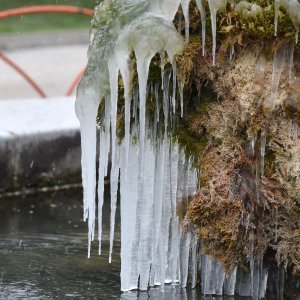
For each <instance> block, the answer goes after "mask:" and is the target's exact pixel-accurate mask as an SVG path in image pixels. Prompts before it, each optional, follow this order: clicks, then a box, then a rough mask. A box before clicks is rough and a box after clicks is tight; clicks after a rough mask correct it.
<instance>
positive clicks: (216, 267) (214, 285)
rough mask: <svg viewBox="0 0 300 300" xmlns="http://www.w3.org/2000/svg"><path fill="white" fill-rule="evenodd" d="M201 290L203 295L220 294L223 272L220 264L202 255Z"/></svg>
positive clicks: (221, 292)
mask: <svg viewBox="0 0 300 300" xmlns="http://www.w3.org/2000/svg"><path fill="white" fill-rule="evenodd" d="M201 267H202V269H201V290H202V293H203V294H204V295H222V294H223V283H224V279H225V273H224V270H223V268H222V266H221V264H220V263H219V262H217V261H215V260H212V259H211V258H209V257H208V256H207V255H202V261H201Z"/></svg>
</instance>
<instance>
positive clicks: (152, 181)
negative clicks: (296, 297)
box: [75, 0, 299, 297]
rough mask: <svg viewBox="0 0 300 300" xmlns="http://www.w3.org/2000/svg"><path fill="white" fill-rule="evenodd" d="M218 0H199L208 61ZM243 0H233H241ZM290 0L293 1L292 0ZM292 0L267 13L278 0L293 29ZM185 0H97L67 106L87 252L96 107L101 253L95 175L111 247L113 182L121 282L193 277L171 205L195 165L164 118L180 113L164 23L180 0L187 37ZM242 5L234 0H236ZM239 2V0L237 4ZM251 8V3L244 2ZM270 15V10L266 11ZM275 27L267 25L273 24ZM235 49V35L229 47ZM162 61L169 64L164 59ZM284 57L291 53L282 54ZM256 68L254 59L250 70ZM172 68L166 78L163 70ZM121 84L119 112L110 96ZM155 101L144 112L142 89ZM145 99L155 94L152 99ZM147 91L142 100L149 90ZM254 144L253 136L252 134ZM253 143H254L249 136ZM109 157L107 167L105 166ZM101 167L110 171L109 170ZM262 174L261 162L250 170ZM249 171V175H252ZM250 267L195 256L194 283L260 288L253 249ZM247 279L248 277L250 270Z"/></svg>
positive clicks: (244, 290)
mask: <svg viewBox="0 0 300 300" xmlns="http://www.w3.org/2000/svg"><path fill="white" fill-rule="evenodd" d="M227 2H228V1H227V0H208V5H209V10H210V14H211V27H212V36H213V50H212V56H213V65H214V64H215V62H216V47H217V41H216V39H217V37H216V31H217V28H216V26H217V23H216V18H217V12H218V11H219V10H221V9H224V8H225V7H226V4H227ZM242 2H243V3H244V2H247V1H241V2H240V3H242ZM296 2H297V1H296ZM296 2H295V1H294V0H293V1H290V2H289V3H288V2H287V1H276V14H275V15H277V11H278V9H279V7H280V5H281V6H283V7H284V8H285V9H286V10H287V11H288V13H289V15H290V16H291V18H292V20H293V23H294V25H295V27H296V29H297V26H298V28H299V25H297V24H298V23H297V22H298V21H297V18H296V17H297V16H295V15H294V12H293V8H296V9H297V5H299V3H298V2H297V3H298V4H297V3H296ZM189 3H190V1H189V0H163V1H161V0H153V1H146V0H144V1H138V0H115V1H103V2H102V3H101V4H99V6H97V8H96V9H95V16H94V19H93V28H94V29H93V30H92V33H91V45H90V49H89V63H88V67H87V70H86V72H85V75H84V77H83V79H82V80H81V82H80V85H79V88H78V93H77V100H76V105H75V106H76V114H77V116H78V119H79V121H80V127H81V138H82V180H83V188H84V200H83V202H84V220H88V227H89V233H88V241H89V250H88V256H90V249H91V243H92V241H93V239H94V232H95V219H96V147H97V133H96V118H97V113H98V109H99V105H100V104H101V106H100V108H101V109H102V104H103V103H102V102H104V101H105V105H103V107H105V109H104V112H103V111H102V114H100V115H101V116H100V118H101V120H100V122H99V124H100V128H99V132H100V134H99V140H100V141H99V142H100V155H99V169H98V174H99V175H98V176H99V178H98V193H97V194H98V240H99V254H101V238H102V237H101V236H102V206H103V194H104V177H105V176H107V175H110V180H111V216H110V217H111V226H110V255H109V260H110V261H111V256H112V251H113V239H114V227H115V212H116V203H117V193H118V189H119V191H120V207H121V289H122V290H123V291H128V290H132V289H137V288H139V289H140V290H147V288H148V287H149V286H154V285H157V284H158V285H161V287H162V289H163V288H164V285H165V283H171V284H181V286H183V287H185V286H186V285H187V283H188V281H189V280H190V281H191V283H192V286H193V287H194V286H195V285H196V283H197V280H198V278H197V273H198V268H199V266H198V263H197V261H199V260H200V258H199V257H200V254H199V253H198V252H199V251H198V250H199V248H198V246H199V245H198V240H197V237H196V236H194V234H192V233H191V232H189V231H188V232H184V231H183V229H182V228H181V220H180V219H179V217H178V215H177V208H178V206H179V204H180V205H185V206H187V205H188V201H189V198H190V197H192V196H194V195H195V193H196V191H197V189H198V170H196V169H195V168H194V167H193V158H192V157H186V155H185V152H184V149H180V148H179V145H178V142H177V141H176V140H174V139H173V138H172V136H171V133H172V125H173V124H176V118H178V117H179V116H177V115H176V113H177V111H178V107H179V105H177V103H178V100H179V101H180V116H181V117H183V113H184V96H183V88H184V82H183V81H181V80H179V79H177V70H176V61H175V55H177V54H179V53H181V52H182V51H183V47H184V39H183V38H182V36H181V35H180V34H179V33H178V32H177V30H176V28H175V27H174V25H173V19H174V16H175V14H176V12H177V9H178V7H179V5H181V6H182V9H183V14H184V18H185V24H186V28H185V36H186V41H188V39H189ZM196 4H197V7H198V9H199V11H200V14H201V24H202V28H201V30H202V54H203V55H204V54H205V30H206V28H205V22H206V15H205V7H204V4H205V2H204V1H202V0H197V1H196ZM241 5H242V4H241ZM241 5H240V6H241ZM250 13H252V14H257V13H259V9H258V8H257V7H256V6H254V5H252V6H251V9H250ZM275 24H277V19H276V16H275ZM275 27H276V26H275ZM133 53H134V57H135V59H136V66H137V82H138V86H134V84H135V83H134V82H133V80H132V77H133V72H132V70H131V68H132V66H131V65H132V64H131V59H132V57H133ZM156 54H160V57H161V83H159V82H156V83H151V84H149V82H148V73H149V66H150V64H151V60H152V59H153V57H154V56H155V55H156ZM289 54H290V57H292V51H290V52H289ZM233 55H234V45H232V48H231V50H230V57H231V58H232V57H233ZM285 57H286V51H284V50H282V49H279V50H278V51H277V52H276V54H275V57H274V62H273V77H272V85H271V96H270V98H269V99H268V101H266V103H265V107H267V108H269V110H270V111H272V110H273V109H274V107H275V104H276V95H277V90H278V87H279V81H280V76H281V72H282V70H283V66H284V62H285ZM167 62H169V63H170V64H171V66H172V70H170V68H165V65H166V63H167ZM291 64H292V63H291ZM263 73H264V62H263V61H259V62H258V67H257V74H258V76H262V75H263ZM171 78H172V79H171ZM120 87H123V91H124V105H123V106H122V109H123V108H124V112H123V111H121V108H120V103H119V102H118V101H119V98H120V93H121V89H120ZM148 96H149V97H150V98H151V99H152V101H154V107H155V112H154V114H153V116H154V117H153V119H154V121H153V120H152V119H151V117H150V116H148V114H147V104H148V102H147V101H148V98H147V97H148ZM153 99H154V100H153ZM149 101H150V100H149ZM122 113H123V114H124V136H122V134H119V132H118V126H117V124H118V122H119V121H120V120H119V115H121V114H122ZM266 134H267V132H265V131H263V132H262V134H261V148H260V150H261V166H260V169H261V170H263V158H264V154H265V144H266ZM253 143H254V144H255V140H253ZM253 143H252V150H251V152H252V153H253V151H254V144H253ZM110 162H111V168H110V169H109V166H110ZM109 170H110V174H108V173H109ZM261 175H262V171H261V172H260V173H259V176H261ZM259 176H258V179H259ZM250 263H251V274H250V275H249V274H247V275H245V274H243V273H241V272H239V270H237V269H235V270H234V271H233V273H232V274H230V275H229V276H225V272H224V270H223V267H222V266H221V264H220V263H219V262H217V261H214V260H213V259H211V258H210V257H208V256H205V255H203V256H201V274H202V276H201V282H202V283H201V284H202V291H203V293H204V294H210V295H211V294H215V295H222V294H223V292H224V293H225V294H227V295H233V294H234V293H235V292H237V293H239V294H241V295H242V296H243V295H246V296H250V295H252V296H254V297H263V296H264V293H265V285H266V278H267V270H266V269H265V268H264V267H263V266H262V265H261V264H259V263H258V262H257V261H256V260H255V258H254V257H251V258H250ZM254 279H256V281H255V280H254Z"/></svg>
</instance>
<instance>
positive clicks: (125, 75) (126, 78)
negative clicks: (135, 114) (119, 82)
mask: <svg viewBox="0 0 300 300" xmlns="http://www.w3.org/2000/svg"><path fill="white" fill-rule="evenodd" d="M120 72H121V75H122V79H123V83H124V98H125V137H124V147H125V160H126V165H127V161H128V151H129V142H130V104H131V95H130V90H131V82H130V80H131V74H130V70H129V66H128V59H126V60H125V63H124V64H123V65H122V66H121V69H120Z"/></svg>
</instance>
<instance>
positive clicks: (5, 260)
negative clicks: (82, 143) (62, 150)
mask: <svg viewBox="0 0 300 300" xmlns="http://www.w3.org/2000/svg"><path fill="white" fill-rule="evenodd" d="M109 214H110V209H109V203H108V202H106V203H105V205H104V213H103V218H104V228H103V230H104V236H103V243H102V245H103V251H102V252H103V254H102V256H98V255H97V243H96V242H95V243H94V244H93V250H92V255H91V258H90V259H88V258H87V226H86V224H85V223H84V222H83V221H82V219H81V218H82V192H81V190H80V189H78V190H71V191H60V192H55V193H44V194H39V195H33V196H27V197H20V196H19V197H15V198H13V197H9V198H0V299H123V300H131V299H141V300H143V299H145V300H146V299H157V300H160V299H162V300H163V299H166V300H169V299H207V300H208V299H211V300H213V299H218V300H222V299H224V300H225V299H226V300H227V299H228V300H229V299H231V300H233V299H246V298H237V297H235V298H233V297H223V298H222V297H205V298H204V297H203V296H201V293H200V291H199V290H198V289H195V290H191V289H181V288H179V287H171V286H166V288H165V291H164V292H162V291H161V290H160V288H155V289H151V290H149V291H148V292H140V293H138V292H130V293H121V292H120V277H119V273H120V258H119V254H118V253H119V250H120V235H119V228H118V224H119V216H118V215H117V222H116V223H117V234H116V241H115V248H114V255H113V259H112V263H111V264H109V263H108V249H109V242H108V240H109V235H108V232H109V230H108V229H109V228H108V225H109Z"/></svg>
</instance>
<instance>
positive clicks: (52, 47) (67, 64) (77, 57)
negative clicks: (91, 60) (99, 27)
mask: <svg viewBox="0 0 300 300" xmlns="http://www.w3.org/2000/svg"><path fill="white" fill-rule="evenodd" d="M88 40H89V33H88V31H78V32H77V31H74V32H73V31H71V32H70V31H67V32H57V33H33V34H24V35H0V51H3V52H4V54H5V55H6V56H7V57H8V58H9V59H11V60H12V61H13V62H15V63H16V64H17V65H18V66H20V67H21V68H22V69H23V70H24V71H26V72H27V73H28V74H29V75H30V76H31V77H32V79H33V80H34V81H36V83H37V84H38V85H39V86H40V87H41V88H42V90H43V91H44V92H45V93H46V95H47V96H49V97H57V96H64V95H65V94H66V92H67V90H68V88H69V86H70V85H71V83H72V82H73V80H74V79H75V77H76V75H78V73H79V72H80V71H81V70H82V69H83V68H84V67H85V65H86V63H87V49H88ZM35 97H39V95H38V94H37V92H36V91H35V90H34V89H33V88H32V87H31V86H30V85H29V84H28V83H27V82H26V81H25V80H24V79H23V78H22V77H21V76H20V75H19V74H18V73H17V72H16V71H15V70H14V69H12V68H11V66H9V65H7V64H6V63H4V62H3V61H2V60H1V59H0V100H1V99H18V98H22V99H24V98H35Z"/></svg>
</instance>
